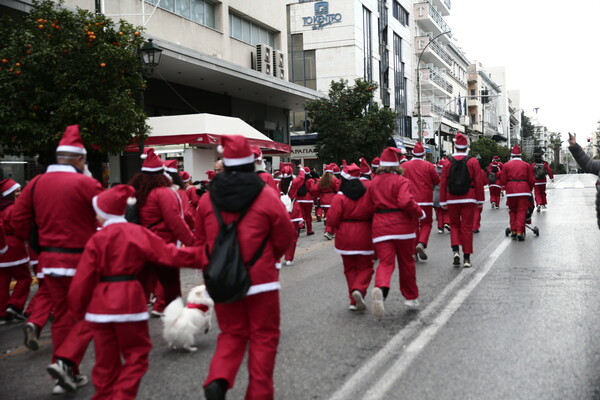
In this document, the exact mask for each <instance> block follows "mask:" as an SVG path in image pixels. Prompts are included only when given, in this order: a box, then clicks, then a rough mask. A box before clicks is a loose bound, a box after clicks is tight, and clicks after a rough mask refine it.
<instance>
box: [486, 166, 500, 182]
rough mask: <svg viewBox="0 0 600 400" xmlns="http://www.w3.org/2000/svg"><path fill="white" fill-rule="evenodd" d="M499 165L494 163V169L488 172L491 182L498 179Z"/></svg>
mask: <svg viewBox="0 0 600 400" xmlns="http://www.w3.org/2000/svg"><path fill="white" fill-rule="evenodd" d="M497 174H498V167H497V166H495V165H493V166H492V171H491V172H490V173H489V174H488V182H489V183H492V184H493V183H496V181H497V180H498V175H497Z"/></svg>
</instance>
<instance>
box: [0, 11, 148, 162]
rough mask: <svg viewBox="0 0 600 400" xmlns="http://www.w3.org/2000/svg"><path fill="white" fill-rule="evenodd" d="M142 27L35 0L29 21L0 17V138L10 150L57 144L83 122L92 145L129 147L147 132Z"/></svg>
mask: <svg viewBox="0 0 600 400" xmlns="http://www.w3.org/2000/svg"><path fill="white" fill-rule="evenodd" d="M142 42H143V39H142V36H141V34H140V29H139V28H136V27H134V26H132V25H131V24H129V23H127V22H125V21H120V22H119V23H118V24H115V22H113V21H112V20H110V19H108V18H106V17H105V16H103V15H101V14H92V13H90V12H89V11H85V10H81V9H78V10H77V12H72V11H70V10H67V9H66V8H63V7H62V1H60V2H59V3H58V4H56V3H54V2H52V1H48V0H44V1H41V2H40V1H34V3H33V9H32V11H31V13H30V14H28V15H26V16H25V17H24V18H23V19H22V20H21V21H11V20H9V19H7V18H3V19H2V21H0V98H2V100H3V101H2V103H0V120H1V121H2V124H0V144H1V145H2V147H3V151H4V152H5V153H7V154H28V155H34V154H36V153H45V152H46V153H47V152H52V151H54V149H55V147H56V144H57V142H58V140H59V139H60V137H61V135H62V133H63V132H64V130H65V127H66V126H68V125H72V124H79V125H80V127H81V130H82V136H83V140H84V143H85V144H86V146H90V147H92V148H94V149H99V150H100V151H108V152H118V151H121V150H122V149H123V148H124V147H125V146H126V145H127V144H129V143H130V142H131V140H132V138H142V139H143V138H145V135H146V131H147V130H148V126H147V125H146V122H145V121H146V115H145V113H144V111H143V108H142V106H141V104H139V101H137V99H138V98H139V97H140V95H141V93H142V90H143V89H144V87H145V81H144V79H143V77H142V74H141V65H140V61H139V58H138V56H137V55H136V53H135V50H136V49H137V48H138V46H140V45H141V44H142Z"/></svg>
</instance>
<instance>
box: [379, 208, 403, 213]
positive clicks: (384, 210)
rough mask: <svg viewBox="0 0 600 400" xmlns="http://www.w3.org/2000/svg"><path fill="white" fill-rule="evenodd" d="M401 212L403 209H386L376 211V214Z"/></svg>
mask: <svg viewBox="0 0 600 400" xmlns="http://www.w3.org/2000/svg"><path fill="white" fill-rule="evenodd" d="M400 211H402V209H401V208H384V209H381V210H375V212H376V213H377V214H387V213H392V212H400Z"/></svg>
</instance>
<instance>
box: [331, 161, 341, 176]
mask: <svg viewBox="0 0 600 400" xmlns="http://www.w3.org/2000/svg"><path fill="white" fill-rule="evenodd" d="M331 169H332V171H333V173H334V174H339V173H340V167H338V166H337V164H336V163H331Z"/></svg>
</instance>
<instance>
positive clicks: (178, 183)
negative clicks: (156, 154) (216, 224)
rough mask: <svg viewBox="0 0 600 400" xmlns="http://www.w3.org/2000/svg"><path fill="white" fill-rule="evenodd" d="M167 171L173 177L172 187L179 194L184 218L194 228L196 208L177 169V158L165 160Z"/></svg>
mask: <svg viewBox="0 0 600 400" xmlns="http://www.w3.org/2000/svg"><path fill="white" fill-rule="evenodd" d="M165 171H166V172H167V174H168V175H169V176H170V177H171V180H172V182H173V185H172V186H171V188H172V189H173V190H174V191H175V193H177V194H178V195H179V200H180V201H181V206H182V209H183V219H184V220H185V222H186V223H187V224H188V226H189V227H190V229H192V230H193V229H194V225H195V223H194V218H195V217H196V209H195V208H194V207H193V206H192V202H191V201H190V198H189V196H188V191H187V190H185V184H184V183H183V180H182V179H181V176H180V175H179V170H178V169H177V160H167V161H166V162H165Z"/></svg>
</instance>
